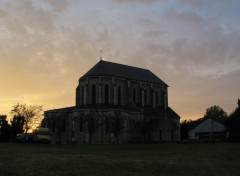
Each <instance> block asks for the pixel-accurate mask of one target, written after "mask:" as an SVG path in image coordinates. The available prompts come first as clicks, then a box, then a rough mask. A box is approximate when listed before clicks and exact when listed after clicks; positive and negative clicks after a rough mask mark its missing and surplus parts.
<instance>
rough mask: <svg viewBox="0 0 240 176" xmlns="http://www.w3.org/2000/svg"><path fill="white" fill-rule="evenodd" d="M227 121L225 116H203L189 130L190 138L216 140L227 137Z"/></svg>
mask: <svg viewBox="0 0 240 176" xmlns="http://www.w3.org/2000/svg"><path fill="white" fill-rule="evenodd" d="M225 121H226V119H225V118H223V119H221V118H213V117H208V118H203V119H201V120H199V121H198V123H197V124H196V125H195V126H194V128H192V129H191V130H190V131H189V133H188V136H189V139H203V140H215V139H223V138H226V137H227V136H228V133H227V131H226V128H225Z"/></svg>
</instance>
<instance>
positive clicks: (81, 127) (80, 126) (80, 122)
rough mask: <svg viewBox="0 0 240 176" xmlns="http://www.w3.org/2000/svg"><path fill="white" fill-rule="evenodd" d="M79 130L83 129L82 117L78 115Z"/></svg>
mask: <svg viewBox="0 0 240 176" xmlns="http://www.w3.org/2000/svg"><path fill="white" fill-rule="evenodd" d="M79 131H83V118H82V117H80V119H79Z"/></svg>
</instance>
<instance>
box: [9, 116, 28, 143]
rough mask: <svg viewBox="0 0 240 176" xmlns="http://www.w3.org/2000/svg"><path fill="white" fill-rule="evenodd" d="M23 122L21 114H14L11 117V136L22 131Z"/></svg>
mask: <svg viewBox="0 0 240 176" xmlns="http://www.w3.org/2000/svg"><path fill="white" fill-rule="evenodd" d="M24 122H25V118H24V117H23V116H16V115H15V116H14V117H13V118H12V119H11V131H12V137H13V138H15V137H16V136H17V134H18V133H23V132H24V129H23V127H24Z"/></svg>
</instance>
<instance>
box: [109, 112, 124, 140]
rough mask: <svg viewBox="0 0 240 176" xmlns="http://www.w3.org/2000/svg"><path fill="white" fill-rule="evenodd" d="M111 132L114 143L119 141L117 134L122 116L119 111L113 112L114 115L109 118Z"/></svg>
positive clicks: (120, 128)
mask: <svg viewBox="0 0 240 176" xmlns="http://www.w3.org/2000/svg"><path fill="white" fill-rule="evenodd" d="M110 126H111V132H112V133H113V134H114V136H115V139H116V143H117V144H118V143H119V140H118V134H119V133H120V131H121V130H122V117H121V114H120V113H119V112H115V115H114V116H111V118H110Z"/></svg>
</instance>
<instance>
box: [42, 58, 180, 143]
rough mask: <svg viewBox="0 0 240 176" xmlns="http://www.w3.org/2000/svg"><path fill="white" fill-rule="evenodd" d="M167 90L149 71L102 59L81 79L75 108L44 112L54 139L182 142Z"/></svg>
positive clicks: (108, 141) (74, 141)
mask: <svg viewBox="0 0 240 176" xmlns="http://www.w3.org/2000/svg"><path fill="white" fill-rule="evenodd" d="M167 88H168V85H167V84H166V83H164V82H163V81H162V80H161V79H159V78H158V77H157V76H156V75H154V74H153V73H152V72H151V71H149V70H146V69H142V68H136V67H132V66H127V65H122V64H117V63H112V62H107V61H103V60H101V61H99V62H98V63H97V64H96V65H95V66H94V67H92V68H91V69H90V70H89V71H88V72H87V73H86V74H84V75H83V76H82V77H81V78H80V79H79V85H78V86H77V88H76V106H74V107H69V108H62V109H54V110H48V111H45V113H44V124H45V126H47V127H48V128H49V129H50V131H51V134H52V139H51V143H62V144H67V143H72V142H73V143H78V144H87V143H92V144H98V143H160V142H171V141H172V142H178V141H180V117H179V115H177V114H176V113H175V112H174V111H173V110H172V109H171V108H170V107H169V106H168V90H167Z"/></svg>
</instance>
